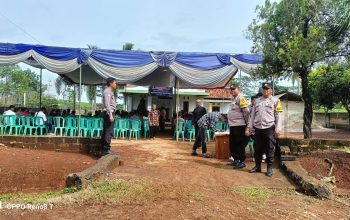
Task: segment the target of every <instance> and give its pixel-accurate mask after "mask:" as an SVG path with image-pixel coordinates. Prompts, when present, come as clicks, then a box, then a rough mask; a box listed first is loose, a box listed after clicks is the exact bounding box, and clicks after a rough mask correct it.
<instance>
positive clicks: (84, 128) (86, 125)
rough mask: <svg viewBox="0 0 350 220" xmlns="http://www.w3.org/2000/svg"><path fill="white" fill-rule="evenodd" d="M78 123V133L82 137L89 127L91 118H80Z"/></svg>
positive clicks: (86, 133)
mask: <svg viewBox="0 0 350 220" xmlns="http://www.w3.org/2000/svg"><path fill="white" fill-rule="evenodd" d="M78 120H79V119H78ZM79 124H80V128H79V132H78V133H79V134H80V135H81V136H83V137H87V136H88V135H89V132H90V129H91V120H90V119H88V118H80V121H79Z"/></svg>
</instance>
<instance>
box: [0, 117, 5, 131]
mask: <svg viewBox="0 0 350 220" xmlns="http://www.w3.org/2000/svg"><path fill="white" fill-rule="evenodd" d="M4 128H5V126H4V116H3V115H0V134H4Z"/></svg>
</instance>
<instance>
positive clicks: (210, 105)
mask: <svg viewBox="0 0 350 220" xmlns="http://www.w3.org/2000/svg"><path fill="white" fill-rule="evenodd" d="M229 105H230V102H227V101H225V102H222V101H221V102H220V101H215V102H207V101H205V102H204V105H203V106H204V107H205V108H206V109H207V111H208V112H213V107H215V106H217V107H220V112H221V113H224V114H226V113H227V112H228V109H229Z"/></svg>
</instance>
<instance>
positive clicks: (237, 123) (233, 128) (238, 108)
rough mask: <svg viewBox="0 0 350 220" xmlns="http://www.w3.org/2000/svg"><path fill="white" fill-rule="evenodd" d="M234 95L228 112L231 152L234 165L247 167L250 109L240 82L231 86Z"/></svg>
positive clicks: (237, 167) (235, 166) (238, 167)
mask: <svg viewBox="0 0 350 220" xmlns="http://www.w3.org/2000/svg"><path fill="white" fill-rule="evenodd" d="M230 92H231V95H232V96H233V99H232V102H231V104H230V106H229V110H228V112H227V119H228V124H229V126H230V152H231V157H232V158H233V167H234V168H235V169H242V168H244V167H245V163H244V161H245V159H246V156H245V147H246V146H247V144H248V136H249V130H248V128H247V125H248V123H249V109H248V102H247V100H246V99H245V98H244V97H243V96H241V89H240V87H239V84H237V83H234V84H232V85H231V86H230Z"/></svg>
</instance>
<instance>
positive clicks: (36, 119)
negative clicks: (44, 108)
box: [33, 117, 48, 135]
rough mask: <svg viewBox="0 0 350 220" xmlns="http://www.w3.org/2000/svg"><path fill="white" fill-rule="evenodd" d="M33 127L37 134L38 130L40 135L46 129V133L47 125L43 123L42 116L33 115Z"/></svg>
mask: <svg viewBox="0 0 350 220" xmlns="http://www.w3.org/2000/svg"><path fill="white" fill-rule="evenodd" d="M33 119H34V127H35V129H36V131H37V132H36V133H37V134H39V132H38V131H39V130H40V135H43V134H44V131H46V134H47V133H48V130H47V127H46V125H45V122H44V119H43V117H34V118H33Z"/></svg>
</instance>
